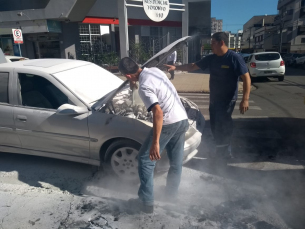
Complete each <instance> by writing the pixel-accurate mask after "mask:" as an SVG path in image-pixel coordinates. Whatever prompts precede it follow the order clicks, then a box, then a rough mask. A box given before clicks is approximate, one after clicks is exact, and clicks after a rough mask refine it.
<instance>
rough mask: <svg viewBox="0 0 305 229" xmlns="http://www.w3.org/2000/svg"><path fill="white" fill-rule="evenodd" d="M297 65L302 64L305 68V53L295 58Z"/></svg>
mask: <svg viewBox="0 0 305 229" xmlns="http://www.w3.org/2000/svg"><path fill="white" fill-rule="evenodd" d="M295 62H296V66H302V67H303V68H304V69H305V55H304V56H302V57H299V58H297V59H295Z"/></svg>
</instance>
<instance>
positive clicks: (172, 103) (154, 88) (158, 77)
mask: <svg viewBox="0 0 305 229" xmlns="http://www.w3.org/2000/svg"><path fill="white" fill-rule="evenodd" d="M139 96H140V98H141V99H142V100H143V102H144V104H145V106H146V108H147V110H148V111H150V110H151V108H152V107H153V106H154V105H156V104H159V105H160V107H161V109H162V111H163V125H169V124H172V123H176V122H179V121H182V120H185V119H188V118H187V114H186V111H185V109H184V107H183V105H182V103H181V101H180V97H179V95H178V93H177V90H176V88H175V87H174V85H173V84H172V83H171V82H170V81H169V79H168V78H167V76H166V75H165V73H164V72H162V71H161V70H160V69H158V68H144V69H143V71H142V72H141V74H140V76H139Z"/></svg>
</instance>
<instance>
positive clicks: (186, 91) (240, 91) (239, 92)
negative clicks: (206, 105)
mask: <svg viewBox="0 0 305 229" xmlns="http://www.w3.org/2000/svg"><path fill="white" fill-rule="evenodd" d="M256 89H257V87H256V86H254V85H251V90H250V91H255V90H256ZM177 92H178V93H197V94H199V93H202V94H210V91H209V90H202V91H190V90H183V89H181V90H177ZM242 93H243V91H242V90H238V94H242Z"/></svg>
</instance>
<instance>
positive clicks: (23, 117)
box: [17, 115, 28, 122]
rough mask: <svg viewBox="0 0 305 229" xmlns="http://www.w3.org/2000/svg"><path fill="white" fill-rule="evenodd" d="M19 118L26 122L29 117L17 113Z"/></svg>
mask: <svg viewBox="0 0 305 229" xmlns="http://www.w3.org/2000/svg"><path fill="white" fill-rule="evenodd" d="M17 119H18V120H19V121H21V122H26V121H27V120H28V118H27V117H26V116H24V115H17Z"/></svg>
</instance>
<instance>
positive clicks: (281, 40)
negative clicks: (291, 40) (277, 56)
mask: <svg viewBox="0 0 305 229" xmlns="http://www.w3.org/2000/svg"><path fill="white" fill-rule="evenodd" d="M284 23H285V22H284V20H283V12H281V14H280V45H279V52H280V53H281V52H282V43H283V28H284Z"/></svg>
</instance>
